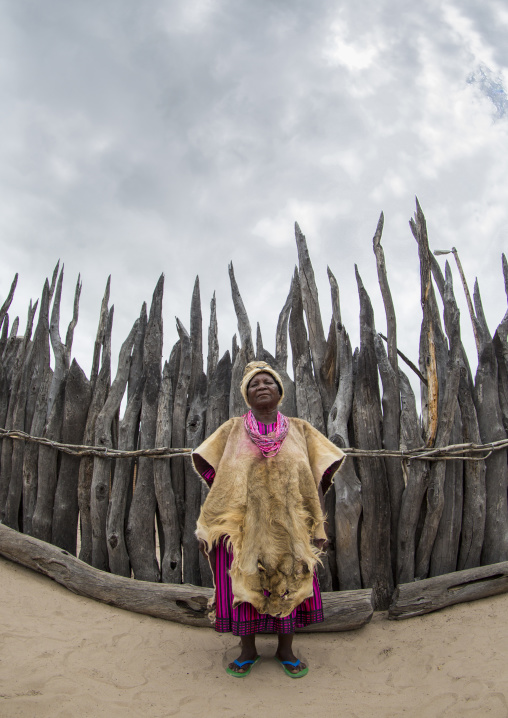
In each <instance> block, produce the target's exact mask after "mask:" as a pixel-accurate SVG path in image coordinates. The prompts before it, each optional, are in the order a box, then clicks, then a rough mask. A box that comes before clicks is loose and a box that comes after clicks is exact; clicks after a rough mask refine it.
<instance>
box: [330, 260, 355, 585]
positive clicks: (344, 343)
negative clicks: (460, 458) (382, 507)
mask: <svg viewBox="0 0 508 718" xmlns="http://www.w3.org/2000/svg"><path fill="white" fill-rule="evenodd" d="M330 274H331V273H330ZM331 276H333V275H331ZM332 295H333V291H332ZM332 304H333V301H332ZM334 312H335V317H336V318H337V321H336V322H335V325H336V332H337V345H338V361H337V373H338V376H339V377H340V379H339V386H338V389H337V396H336V397H335V400H334V402H333V405H332V408H331V410H330V413H329V415H328V437H329V439H330V441H333V443H334V444H336V445H337V446H340V447H341V448H344V447H348V446H349V436H348V428H347V424H348V421H349V418H350V416H351V409H352V406H353V355H352V352H351V343H350V341H349V337H348V335H347V332H346V330H345V329H344V327H343V326H342V324H340V321H339V319H340V314H338V313H337V312H338V305H336V309H335V310H334ZM334 483H335V511H334V518H335V542H336V561H337V575H338V579H339V587H340V589H341V590H349V589H359V588H361V585H362V583H361V575H360V556H359V552H358V547H359V539H358V530H359V520H360V515H361V513H362V490H361V484H360V480H359V478H358V476H357V474H356V470H355V465H354V461H353V460H352V459H347V460H346V461H345V463H344V466H343V467H342V468H341V470H340V472H339V473H338V474H337V475H336V477H335V481H334Z"/></svg>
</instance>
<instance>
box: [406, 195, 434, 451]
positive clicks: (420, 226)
mask: <svg viewBox="0 0 508 718" xmlns="http://www.w3.org/2000/svg"><path fill="white" fill-rule="evenodd" d="M409 226H410V227H411V231H412V233H413V236H414V238H415V239H416V241H417V243H418V256H419V258H420V303H421V306H422V310H423V319H422V325H421V329H420V353H419V363H420V371H421V372H422V374H423V375H424V376H425V377H426V379H427V383H426V384H423V383H422V385H421V393H422V419H423V425H424V428H425V441H426V444H427V446H433V445H434V441H435V438H436V434H437V425H438V415H439V412H438V401H439V381H438V369H437V357H436V332H437V331H438V329H437V326H436V316H438V313H437V308H436V301H435V296H434V289H433V287H432V277H431V264H430V251H429V240H428V236H427V223H426V221H425V216H424V214H423V212H422V209H421V207H420V204H419V202H418V199H417V200H416V212H415V215H414V219H411V220H410V221H409Z"/></svg>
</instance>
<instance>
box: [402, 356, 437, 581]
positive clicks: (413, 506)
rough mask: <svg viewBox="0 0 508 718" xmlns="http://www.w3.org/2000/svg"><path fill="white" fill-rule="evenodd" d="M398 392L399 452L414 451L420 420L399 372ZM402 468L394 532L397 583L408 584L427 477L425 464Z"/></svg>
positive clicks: (419, 437) (413, 463)
mask: <svg viewBox="0 0 508 718" xmlns="http://www.w3.org/2000/svg"><path fill="white" fill-rule="evenodd" d="M399 389H400V399H401V413H400V449H401V450H402V451H405V450H407V449H416V448H418V447H420V446H422V445H423V437H422V432H421V427H420V420H419V417H418V413H417V411H416V401H415V396H414V393H413V390H412V388H411V384H410V383H409V379H408V378H407V376H406V375H405V374H404V372H402V371H401V370H400V369H399ZM403 467H404V469H405V477H406V478H405V483H406V487H405V489H404V492H403V494H402V499H401V505H400V514H399V526H398V532H397V571H396V574H395V576H396V582H397V583H409V582H410V581H413V580H414V577H415V555H416V530H417V526H418V519H419V516H420V512H421V507H422V502H423V499H424V496H425V493H426V491H427V486H428V484H429V476H430V470H429V464H428V462H427V461H411V462H408V461H405V462H403Z"/></svg>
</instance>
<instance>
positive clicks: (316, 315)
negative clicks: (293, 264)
mask: <svg viewBox="0 0 508 718" xmlns="http://www.w3.org/2000/svg"><path fill="white" fill-rule="evenodd" d="M295 239H296V247H297V250H298V270H299V277H298V278H299V283H300V291H301V295H302V301H303V308H304V311H305V316H306V317H307V326H308V330H309V347H310V353H311V357H312V364H313V366H314V376H315V379H316V381H317V383H318V386H319V390H320V393H321V400H322V402H323V407H324V409H325V411H326V412H327V411H328V410H329V408H330V406H331V404H332V401H333V399H334V394H335V392H334V391H333V390H332V391H330V387H328V386H327V384H326V382H325V379H324V377H323V376H322V375H321V367H322V366H323V361H324V358H325V353H326V339H325V333H324V329H323V321H322V319H321V310H320V308H319V298H318V290H317V285H316V280H315V277H314V269H313V268H312V263H311V261H310V256H309V250H308V248H307V242H306V239H305V236H304V235H303V234H302V231H301V229H300V227H299V226H298V223H297V222H295Z"/></svg>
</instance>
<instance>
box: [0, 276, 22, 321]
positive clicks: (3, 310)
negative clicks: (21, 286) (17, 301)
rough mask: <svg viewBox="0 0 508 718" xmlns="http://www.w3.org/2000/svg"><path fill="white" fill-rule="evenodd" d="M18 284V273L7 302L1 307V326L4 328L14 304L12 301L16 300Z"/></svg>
mask: <svg viewBox="0 0 508 718" xmlns="http://www.w3.org/2000/svg"><path fill="white" fill-rule="evenodd" d="M17 283H18V273H17V272H16V274H15V275H14V279H13V280H12V284H11V288H10V289H9V294H8V295H7V298H6V300H5V302H4V303H3V304H2V306H1V307H0V326H2V324H3V321H4V318H5V317H6V316H7V312H8V311H9V307H10V306H11V304H12V300H13V298H14V292H15V291H16V285H17Z"/></svg>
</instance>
